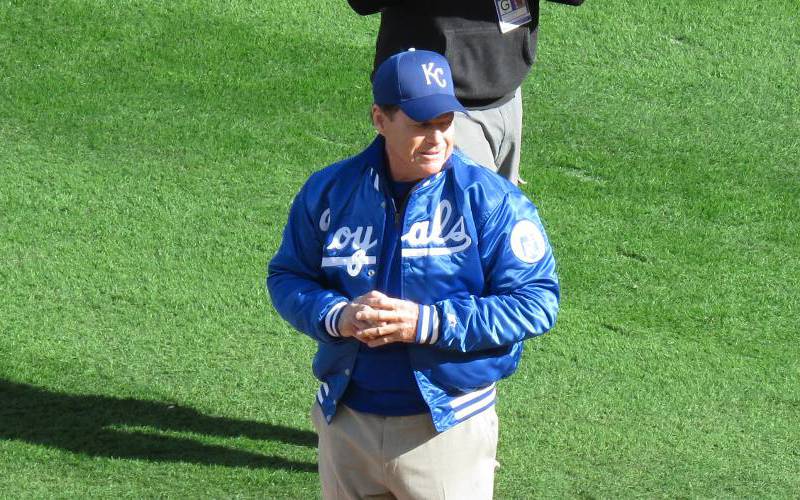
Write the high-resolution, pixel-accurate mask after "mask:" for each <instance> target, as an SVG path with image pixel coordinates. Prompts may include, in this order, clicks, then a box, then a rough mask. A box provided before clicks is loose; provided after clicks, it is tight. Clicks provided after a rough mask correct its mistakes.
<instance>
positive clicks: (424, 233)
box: [401, 200, 472, 257]
mask: <svg viewBox="0 0 800 500" xmlns="http://www.w3.org/2000/svg"><path fill="white" fill-rule="evenodd" d="M452 217H453V207H452V205H451V204H450V202H449V201H447V200H442V201H441V202H439V206H438V207H436V210H434V212H433V219H431V220H430V221H427V220H425V221H419V222H415V223H414V224H412V225H411V227H410V228H408V232H407V233H406V234H404V235H403V237H402V238H401V239H402V240H403V241H404V242H406V243H408V245H409V246H412V247H415V248H404V249H403V257H425V256H427V255H449V254H453V253H456V252H461V251H463V250H464V249H466V248H468V247H469V246H470V244H472V238H470V237H469V235H468V234H467V231H466V228H465V226H464V216H463V215H462V216H461V217H459V218H458V219H457V220H456V221H455V223H454V224H453V225H452V226H451V227H450V229H449V230H448V231H447V233H446V234H445V233H444V229H445V228H447V226H448V224H449V223H450V219H451V218H452ZM432 245H444V246H432ZM420 247H422V248H420Z"/></svg>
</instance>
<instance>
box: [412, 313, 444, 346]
mask: <svg viewBox="0 0 800 500" xmlns="http://www.w3.org/2000/svg"><path fill="white" fill-rule="evenodd" d="M437 340H439V310H438V309H436V306H424V305H422V304H420V306H419V319H418V320H417V336H416V339H415V342H416V343H417V344H435V343H436V341H437Z"/></svg>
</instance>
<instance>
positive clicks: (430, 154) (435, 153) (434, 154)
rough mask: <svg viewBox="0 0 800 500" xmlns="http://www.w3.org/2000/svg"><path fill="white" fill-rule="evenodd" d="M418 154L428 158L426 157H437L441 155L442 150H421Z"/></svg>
mask: <svg viewBox="0 0 800 500" xmlns="http://www.w3.org/2000/svg"><path fill="white" fill-rule="evenodd" d="M418 155H419V156H420V157H422V158H426V159H435V158H438V157H439V156H440V155H441V152H440V151H438V150H432V151H420V152H419V153H418Z"/></svg>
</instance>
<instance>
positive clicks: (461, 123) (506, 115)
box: [454, 89, 522, 184]
mask: <svg viewBox="0 0 800 500" xmlns="http://www.w3.org/2000/svg"><path fill="white" fill-rule="evenodd" d="M454 122H455V129H456V146H458V147H459V148H460V149H461V151H463V152H464V153H466V154H467V156H468V157H470V158H471V159H472V161H474V162H475V163H477V164H478V165H482V166H484V167H487V168H490V169H492V170H494V171H495V172H497V173H498V174H500V175H502V176H503V177H505V178H506V179H508V180H510V181H511V182H513V183H514V184H518V183H519V182H520V177H519V158H520V150H521V148H522V92H521V91H520V89H517V92H516V93H515V94H514V98H513V99H511V100H510V101H508V102H507V103H505V104H503V105H501V106H499V107H497V108H489V109H482V110H470V111H469V116H466V115H464V114H463V113H456V115H455V120H454Z"/></svg>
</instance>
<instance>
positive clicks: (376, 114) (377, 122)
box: [372, 104, 388, 135]
mask: <svg viewBox="0 0 800 500" xmlns="http://www.w3.org/2000/svg"><path fill="white" fill-rule="evenodd" d="M387 119H388V117H387V116H386V115H385V114H383V111H381V108H380V107H378V105H377V104H373V105H372V126H373V127H375V130H377V131H378V133H379V134H381V135H383V131H384V128H385V127H386V120H387Z"/></svg>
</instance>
